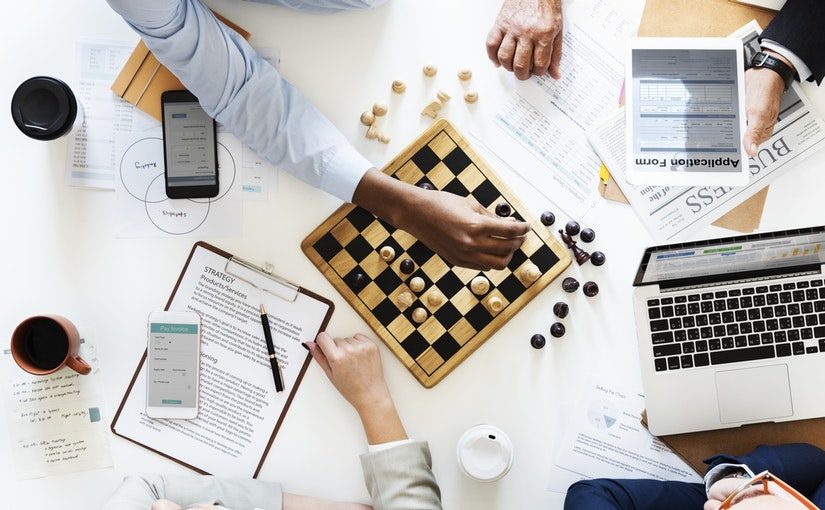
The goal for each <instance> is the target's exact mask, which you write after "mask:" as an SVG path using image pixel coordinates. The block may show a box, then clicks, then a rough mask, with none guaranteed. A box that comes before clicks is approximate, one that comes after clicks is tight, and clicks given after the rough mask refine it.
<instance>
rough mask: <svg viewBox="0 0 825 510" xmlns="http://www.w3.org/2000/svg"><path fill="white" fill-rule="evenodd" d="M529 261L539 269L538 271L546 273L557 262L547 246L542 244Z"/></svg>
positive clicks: (557, 259)
mask: <svg viewBox="0 0 825 510" xmlns="http://www.w3.org/2000/svg"><path fill="white" fill-rule="evenodd" d="M530 260H531V261H532V262H533V264H535V265H536V267H538V268H539V271H541V272H542V273H546V272H547V271H549V270H550V268H551V267H553V266H554V265H555V264H556V262H558V261H559V258H558V257H557V256H556V254H555V253H553V250H551V249H550V247H549V246H547V245H546V244H544V245H542V246H541V247H540V248H539V249H538V250H536V251H535V253H533V254H532V255H531V256H530Z"/></svg>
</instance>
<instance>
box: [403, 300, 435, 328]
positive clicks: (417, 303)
mask: <svg viewBox="0 0 825 510" xmlns="http://www.w3.org/2000/svg"><path fill="white" fill-rule="evenodd" d="M416 308H424V305H422V304H421V301H419V300H418V299H416V300H415V301H414V302H413V304H411V305H410V306H408V307H407V308H406V309H405V310H404V317H406V318H407V320H409V321H410V323H411V324H414V325H415V327H416V328H417V327H418V326H419V325H420V324H418V323H417V322H415V321H414V320H413V318H412V313H413V310H415V309H416ZM424 310H427V309H426V308H424ZM429 317H430V312H429V310H428V311H427V318H429Z"/></svg>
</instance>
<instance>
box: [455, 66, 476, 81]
mask: <svg viewBox="0 0 825 510" xmlns="http://www.w3.org/2000/svg"><path fill="white" fill-rule="evenodd" d="M472 77H473V72H472V71H471V70H470V68H469V67H464V68H461V69H459V70H458V79H459V80H461V81H468V80H469V79H470V78H472Z"/></svg>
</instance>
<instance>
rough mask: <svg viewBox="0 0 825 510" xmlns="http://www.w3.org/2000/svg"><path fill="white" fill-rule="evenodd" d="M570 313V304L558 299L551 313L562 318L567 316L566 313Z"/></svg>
mask: <svg viewBox="0 0 825 510" xmlns="http://www.w3.org/2000/svg"><path fill="white" fill-rule="evenodd" d="M568 313H570V306H568V304H567V303H565V302H563V301H559V302H558V303H556V304H555V305H553V315H555V316H556V317H558V318H559V319H564V318H565V317H567V314H568Z"/></svg>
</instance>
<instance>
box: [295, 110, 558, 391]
mask: <svg viewBox="0 0 825 510" xmlns="http://www.w3.org/2000/svg"><path fill="white" fill-rule="evenodd" d="M383 171H384V172H385V173H386V174H389V175H391V176H393V177H395V178H398V179H400V180H402V181H404V182H408V183H410V184H415V185H420V184H422V183H425V182H426V183H429V184H431V185H433V186H434V187H435V189H439V190H442V191H448V192H451V193H455V194H457V195H461V196H467V195H471V196H472V197H474V198H475V199H476V200H477V201H478V202H479V203H480V204H481V205H482V206H484V207H485V208H487V209H489V210H490V211H493V210H494V209H495V207H496V205H497V204H499V203H501V202H507V203H509V204H510V207H511V208H512V211H513V213H512V215H513V216H514V217H515V218H517V219H519V220H524V221H528V222H529V223H530V224H531V226H532V229H531V230H530V232H529V233H528V234H527V239H526V241H525V242H524V244H523V245H522V247H521V248H520V249H519V250H518V251H516V253H515V255H514V256H513V259H512V261H511V262H510V264H509V265H508V267H507V268H506V269H504V270H500V271H487V272H486V273H480V272H479V271H475V270H471V269H466V268H462V267H457V266H452V265H451V264H448V263H447V262H445V261H444V260H443V259H441V257H439V256H438V255H436V254H434V253H433V252H432V251H431V250H430V249H429V248H427V247H426V246H424V244H423V243H421V242H420V241H418V240H416V239H415V238H414V237H413V236H411V235H410V234H408V233H407V232H405V231H403V230H398V229H396V228H394V227H392V226H391V225H390V224H388V223H386V222H385V221H383V220H381V219H378V218H376V217H375V216H373V215H372V214H371V213H370V212H368V211H367V210H365V209H362V208H360V207H357V206H354V205H351V204H346V205H343V206H342V207H340V208H339V209H338V210H337V211H336V212H335V213H334V214H333V215H332V216H330V217H329V218H328V219H327V220H326V221H324V223H322V224H321V225H320V226H319V227H318V228H317V229H315V231H314V232H312V233H311V234H310V235H309V236H308V237H307V238H306V239H305V240H304V242H303V243H302V244H301V248H302V249H303V250H304V253H305V254H306V255H307V257H309V259H310V260H311V261H312V263H313V264H315V265H316V266H317V267H318V269H320V270H321V272H322V273H323V274H324V276H326V277H327V279H328V280H329V281H330V282H332V284H333V286H334V287H335V288H336V289H337V290H338V292H340V293H341V295H342V296H344V299H346V300H347V302H349V303H350V304H351V305H352V307H353V308H355V310H356V311H357V312H358V313H359V315H361V317H363V318H364V320H365V321H367V324H369V325H370V327H371V328H372V329H373V330H374V331H375V332H376V333H377V334H378V336H379V337H380V338H381V340H383V342H384V343H385V344H386V345H387V347H389V348H390V350H391V351H392V352H393V353H394V354H395V355H396V356H397V357H398V359H400V360H401V362H402V363H403V364H404V366H406V367H407V369H408V370H409V371H410V372H411V373H412V374H413V375H414V376H415V378H416V379H418V381H419V382H420V383H421V384H422V385H424V386H425V387H427V388H430V387H432V386H434V385H435V384H436V383H438V382H439V381H440V380H441V379H443V378H444V376H446V375H447V374H448V373H450V371H452V370H453V369H454V368H455V367H456V366H458V365H459V364H460V363H461V362H462V361H464V360H465V359H467V357H468V356H469V355H470V354H472V353H473V351H475V350H476V349H477V348H478V347H479V346H481V344H483V343H484V342H485V341H486V340H487V339H488V338H490V336H491V335H492V334H493V333H495V332H496V331H497V330H498V329H499V328H500V327H501V326H503V325H504V323H506V322H507V321H508V320H510V319H511V318H512V317H513V316H514V315H515V314H516V313H517V312H518V311H519V310H521V308H522V307H524V305H526V304H527V303H528V302H529V301H530V300H531V299H532V298H533V297H535V296H536V295H537V294H538V293H539V292H541V290H542V289H544V288H545V287H547V285H549V284H550V282H551V281H553V279H555V278H556V277H557V276H558V275H559V274H560V273H561V272H562V271H563V270H564V269H565V268H566V267H567V266H568V265H570V260H571V258H570V255H569V253H568V251H567V250H566V249H565V248H564V247H563V246H562V245H561V244H560V243H559V242H558V241H556V239H555V238H554V237H552V236H550V235H549V233H548V229H547V228H546V227H544V226H543V225H541V223H539V222H538V221H536V220H535V219H534V218H532V217H530V216H529V214H527V210H526V208H525V207H524V206H523V205H522V204H521V202H519V200H518V199H517V198H516V197H515V195H514V194H513V193H512V191H510V190H509V189H508V188H507V186H505V185H504V183H502V182H501V180H500V179H499V177H498V175H496V174H495V172H493V170H492V169H491V168H490V167H489V166H487V163H485V162H484V160H482V159H481V157H479V155H478V154H476V152H475V151H474V150H473V149H472V148H471V147H470V145H469V144H468V143H467V140H466V139H465V138H464V137H463V136H462V135H461V134H459V133H458V131H456V129H455V128H454V127H453V125H452V124H450V123H449V122H448V121H446V120H444V119H441V120H439V121H437V122H435V123H434V124H433V125H432V126H431V127H430V128H429V129H427V130H426V131H425V132H424V133H423V134H422V135H421V136H420V137H418V138H417V139H416V140H415V141H414V142H413V143H412V144H410V145H409V146H408V147H407V148H406V149H405V150H404V151H403V152H401V154H399V155H398V156H397V157H396V158H395V159H393V160H392V161H391V162H390V163H389V164H388V165H387V166H386V167H385V168H384V169H383ZM383 246H392V247H393V249H394V250H395V253H396V257H395V259H393V260H392V261H391V262H389V263H388V262H385V261H384V260H383V259H382V258H381V257H380V255H379V250H380V249H381V248H382V247H383ZM407 258H410V259H412V260H413V261H414V262H415V264H416V270H415V271H414V272H413V273H412V274H404V273H402V272H401V270H400V268H399V265H400V263H401V261H402V260H404V259H407ZM530 263H532V264H535V265H536V266H537V267H538V268H539V270H540V271H541V277H539V279H538V280H536V281H534V282H532V283H529V282H527V281H525V280H524V279H523V278H522V272H521V269H522V268H523V267H524V266H526V265H528V264H530ZM359 273H360V274H363V275H366V276H367V278H368V284H367V285H366V286H365V287H363V288H362V289H361V290H360V291H358V292H356V291H355V290H354V287H353V286H352V285H351V282H352V281H353V276H354V275H356V274H359ZM479 274H483V275H484V276H486V277H487V278H488V279H489V280H490V284H491V285H490V290H489V292H487V293H486V294H484V295H482V296H477V295H475V294H473V292H472V291H471V290H470V282H471V281H472V279H473V278H474V277H476V276H478V275H479ZM416 276H419V277H421V278H423V279H424V281H425V283H426V285H425V287H424V290H423V291H422V292H420V293H414V292H412V291H411V290H410V288H409V286H408V282H409V281H410V279H412V278H413V277H416ZM433 290H437V292H439V293H441V294H442V296H443V298H444V299H442V300H441V301H442V303H441V304H439V305H438V306H431V305H430V304H429V302H428V300H427V299H424V296H426V295H428V293H430V292H431V291H433ZM404 292H410V293H412V294H413V295H414V296H415V299H416V300H415V302H414V303H413V304H412V306H409V307H405V306H403V305H402V304H401V303H399V299H398V297H399V295H401V294H402V293H404ZM494 297H497V298H498V299H500V300H501V302H502V303H503V305H504V306H503V308H502V309H501V310H500V311H498V312H495V311H493V310H492V309H491V307H490V300H491V299H493V298H494ZM418 307H424V308H426V310H427V312H428V317H427V319H426V320H425V321H424V322H423V323H420V324H418V323H416V322H415V321H413V319H412V311H413V310H415V309H416V308H418Z"/></svg>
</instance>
